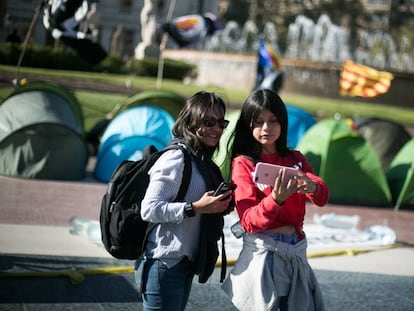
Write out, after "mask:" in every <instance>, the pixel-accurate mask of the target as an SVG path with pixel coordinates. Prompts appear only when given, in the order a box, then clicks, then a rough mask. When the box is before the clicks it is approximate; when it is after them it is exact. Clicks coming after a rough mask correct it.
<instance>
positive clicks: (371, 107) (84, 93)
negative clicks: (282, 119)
mask: <svg viewBox="0 0 414 311" xmlns="http://www.w3.org/2000/svg"><path fill="white" fill-rule="evenodd" d="M15 73H16V69H15V67H13V66H4V65H0V78H1V80H3V81H4V80H5V79H7V78H9V77H10V76H13V75H15ZM19 76H20V77H26V78H27V79H28V80H29V81H30V80H40V79H48V80H52V81H53V80H54V79H55V80H56V79H59V78H65V79H66V80H65V81H71V80H73V81H76V82H77V83H79V81H85V82H91V81H96V82H104V83H109V84H113V85H117V86H122V87H124V86H125V83H126V81H127V80H129V82H130V83H131V85H132V87H135V88H137V89H140V90H152V89H156V88H157V83H156V82H157V81H156V79H155V78H149V77H136V76H130V75H120V74H106V73H91V72H76V71H61V70H49V69H39V68H20V71H19ZM68 86H69V87H70V85H68ZM161 88H162V89H163V90H170V91H173V92H175V93H178V94H180V95H182V96H184V97H187V96H189V95H191V94H193V93H195V92H197V91H199V90H201V89H203V90H207V91H214V92H217V93H218V94H220V95H221V96H223V98H225V99H226V100H227V102H228V103H230V104H231V109H237V107H239V106H240V105H241V104H242V102H243V100H244V99H245V98H246V97H247V96H248V94H249V91H250V90H246V91H240V90H232V89H225V88H220V87H216V86H209V87H200V86H197V85H186V84H183V83H182V82H180V81H176V80H164V81H163V82H162V86H161ZM12 91H13V88H12V87H11V86H4V85H3V86H0V100H2V99H4V98H5V97H6V96H8V95H9V94H10V93H11V92H12ZM74 94H75V96H76V97H77V98H78V100H79V102H80V104H81V107H82V111H83V113H84V119H85V120H84V121H85V129H86V130H88V129H89V128H90V127H91V126H93V125H94V124H95V122H96V121H97V120H99V119H101V118H102V117H103V116H104V115H105V114H106V113H107V112H109V111H111V110H112V108H113V107H115V106H116V105H117V104H119V103H121V102H122V101H123V100H125V99H126V98H127V97H128V96H130V95H128V94H125V93H116V92H102V91H93V90H83V89H80V88H79V89H75V90H74ZM280 95H281V97H282V99H283V100H284V101H285V102H286V103H288V104H291V105H295V106H298V107H301V108H303V109H305V110H306V111H308V112H310V113H311V114H313V115H314V116H316V117H318V118H332V117H334V115H335V114H336V113H340V114H341V116H342V118H348V117H352V116H366V117H379V118H383V119H387V120H391V121H395V122H398V123H400V124H404V125H408V126H414V108H405V107H394V106H391V105H379V104H372V103H369V102H357V101H352V98H350V99H349V100H338V99H331V98H320V97H313V96H305V95H301V94H293V93H287V92H284V91H282V92H281V93H280Z"/></svg>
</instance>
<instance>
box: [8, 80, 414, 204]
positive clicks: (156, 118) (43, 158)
mask: <svg viewBox="0 0 414 311" xmlns="http://www.w3.org/2000/svg"><path fill="white" fill-rule="evenodd" d="M184 103H185V99H184V98H183V97H181V96H178V95H176V94H174V93H172V92H166V91H160V90H157V91H146V92H141V93H138V94H136V95H134V96H131V97H129V98H127V99H126V100H125V101H124V102H122V103H120V104H119V105H118V106H117V107H115V109H114V111H115V113H114V118H113V119H112V120H110V122H109V124H108V125H107V126H106V128H105V131H104V132H103V135H102V138H101V142H100V145H99V149H98V153H97V159H96V167H95V170H94V175H95V177H96V178H97V179H98V180H100V181H103V182H107V181H108V180H109V178H110V175H111V174H112V172H113V170H114V169H115V168H116V166H117V165H118V164H119V163H120V162H122V161H123V160H136V159H139V158H140V157H141V151H142V150H143V149H144V148H145V147H146V146H148V145H150V144H152V145H154V146H155V147H156V148H157V149H161V148H163V147H164V146H165V145H166V144H167V143H168V142H169V140H170V139H171V138H172V136H171V129H172V125H173V122H174V119H175V118H176V117H177V116H178V113H179V111H180V110H181V108H182V107H183V105H184ZM287 109H288V115H289V129H288V131H289V136H288V144H289V146H290V147H292V148H296V149H299V150H300V151H302V152H303V153H304V154H305V156H306V157H307V158H308V159H309V161H310V162H311V164H312V166H313V167H314V169H315V172H316V173H317V174H318V175H319V176H321V177H322V178H323V179H324V180H325V181H326V182H327V183H328V186H329V188H330V202H331V203H340V204H357V205H375V206H391V205H394V206H395V207H396V208H399V207H402V208H405V207H408V208H412V207H413V206H414V173H413V166H414V165H413V161H414V158H413V157H412V154H413V153H414V150H413V149H414V142H413V139H412V138H411V137H410V136H407V135H405V134H402V133H401V131H395V130H394V131H393V132H394V134H393V135H394V136H389V135H384V134H383V133H382V134H380V135H379V136H378V135H377V136H375V135H374V134H378V133H379V129H378V128H375V127H374V130H370V131H369V130H367V126H368V125H367V124H374V123H375V124H378V122H372V120H370V122H368V121H367V120H363V121H362V120H358V122H354V126H355V127H356V128H357V129H358V130H357V131H355V130H352V129H351V128H350V126H349V124H348V123H346V122H345V121H342V120H323V121H319V122H317V123H316V122H315V120H314V119H313V118H312V116H311V115H310V114H308V113H306V112H305V111H301V109H299V108H297V107H294V106H293V105H287ZM239 114H240V111H239V110H233V111H229V112H228V116H227V118H228V119H229V120H230V126H229V128H228V129H226V131H225V132H224V134H223V137H222V139H221V141H220V148H219V152H218V153H217V154H216V155H215V157H214V160H215V161H216V163H217V164H218V165H219V166H220V167H221V169H222V172H223V175H224V177H225V179H229V154H228V150H227V143H228V141H229V140H230V139H231V138H230V133H231V131H232V129H234V126H235V124H236V121H237V118H238V116H239ZM369 133H370V134H369ZM84 137H85V134H84V128H83V116H82V111H81V109H80V105H79V103H78V101H77V99H76V97H75V96H74V95H73V93H72V92H71V91H70V90H69V89H67V88H65V87H63V86H61V85H57V84H55V83H53V82H48V81H42V82H32V83H29V84H27V85H25V86H21V87H18V88H16V89H15V90H14V91H13V92H12V94H11V95H9V96H8V97H7V98H5V99H4V100H3V102H2V103H1V105H0V174H1V175H6V176H13V177H24V178H38V179H58V180H78V179H82V178H84V175H85V167H86V164H87V162H88V152H87V144H86V142H85V139H84ZM384 137H387V138H386V139H385V140H381V139H380V138H382V139H383V138H384ZM397 140H398V144H397V146H395V144H396V141H397ZM379 142H381V144H382V146H381V148H383V149H381V148H380V147H378V146H376V145H375V144H374V143H377V144H379ZM384 145H386V147H384ZM381 150H382V151H381ZM390 150H391V153H390ZM381 154H385V155H386V157H384V158H382V157H381V156H380V155H381ZM384 168H386V169H384Z"/></svg>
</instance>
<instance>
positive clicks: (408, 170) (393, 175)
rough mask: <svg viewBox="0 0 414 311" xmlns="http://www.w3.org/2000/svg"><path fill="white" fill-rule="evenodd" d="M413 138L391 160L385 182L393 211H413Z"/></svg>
mask: <svg viewBox="0 0 414 311" xmlns="http://www.w3.org/2000/svg"><path fill="white" fill-rule="evenodd" d="M413 155H414V138H412V139H411V140H410V141H408V142H407V143H406V144H405V145H404V146H403V147H402V148H401V150H400V151H399V152H398V153H397V155H396V156H395V157H394V159H393V160H392V162H391V164H390V167H389V170H388V172H387V180H388V184H389V186H390V189H391V194H392V197H393V200H394V202H395V209H399V208H400V207H401V208H406V209H414V156H413Z"/></svg>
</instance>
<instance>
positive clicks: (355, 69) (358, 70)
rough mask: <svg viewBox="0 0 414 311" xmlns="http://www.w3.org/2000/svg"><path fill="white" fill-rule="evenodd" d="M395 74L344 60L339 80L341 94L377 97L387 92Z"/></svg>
mask: <svg viewBox="0 0 414 311" xmlns="http://www.w3.org/2000/svg"><path fill="white" fill-rule="evenodd" d="M393 78H394V76H393V75H392V74H391V73H389V72H385V71H378V70H375V69H373V68H370V67H368V66H364V65H360V64H356V63H354V62H352V61H350V60H346V61H345V62H344V66H343V69H342V72H341V78H340V82H339V89H340V94H341V95H345V96H361V97H367V98H369V97H375V96H378V95H380V94H383V93H386V92H387V91H388V89H389V88H390V86H391V80H392V79H393Z"/></svg>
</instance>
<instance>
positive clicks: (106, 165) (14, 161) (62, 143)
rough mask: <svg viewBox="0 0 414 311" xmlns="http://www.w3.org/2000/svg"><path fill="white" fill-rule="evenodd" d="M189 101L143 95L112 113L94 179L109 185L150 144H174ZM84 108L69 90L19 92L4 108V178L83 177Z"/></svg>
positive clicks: (39, 84)
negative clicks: (175, 126)
mask: <svg viewBox="0 0 414 311" xmlns="http://www.w3.org/2000/svg"><path fill="white" fill-rule="evenodd" d="M184 103H185V99H184V98H183V97H181V96H179V95H177V94H175V93H173V92H168V91H160V90H156V91H145V92H141V93H138V94H135V95H133V96H130V97H129V98H127V99H126V100H125V101H123V102H121V103H120V104H119V105H118V106H116V107H115V108H114V111H113V113H114V118H113V119H112V120H110V122H109V124H108V125H107V126H106V127H105V129H104V132H103V135H102V138H101V143H100V145H99V150H98V155H97V159H96V167H95V170H94V175H95V177H96V178H97V179H99V180H100V181H104V182H106V181H108V180H109V177H110V175H111V174H112V171H113V170H114V169H115V168H116V166H117V165H118V164H119V163H120V162H121V161H122V160H129V159H130V160H135V159H138V158H139V157H140V150H143V149H144V148H145V147H146V146H148V145H154V146H155V147H156V148H157V149H161V148H163V147H164V146H166V145H167V144H168V142H169V141H170V140H171V138H172V136H171V129H172V125H173V122H174V119H175V118H176V117H177V116H178V113H179V111H180V110H181V108H182V106H183V105H184ZM86 136H87V135H86V134H85V133H84V126H83V115H82V110H81V108H80V104H79V102H78V101H77V99H76V97H75V96H74V94H73V93H72V91H71V90H69V89H68V88H66V87H64V86H62V85H59V84H56V83H54V82H50V81H34V82H30V83H28V84H26V85H24V86H19V87H17V88H16V89H15V90H14V91H13V92H12V93H11V94H10V95H9V96H8V97H7V98H5V99H4V100H3V101H2V103H1V105H0V175H5V176H12V177H21V178H33V179H51V180H79V179H83V178H84V177H85V171H86V165H87V163H88V157H89V156H88V148H87V141H86V139H85V137H86Z"/></svg>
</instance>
